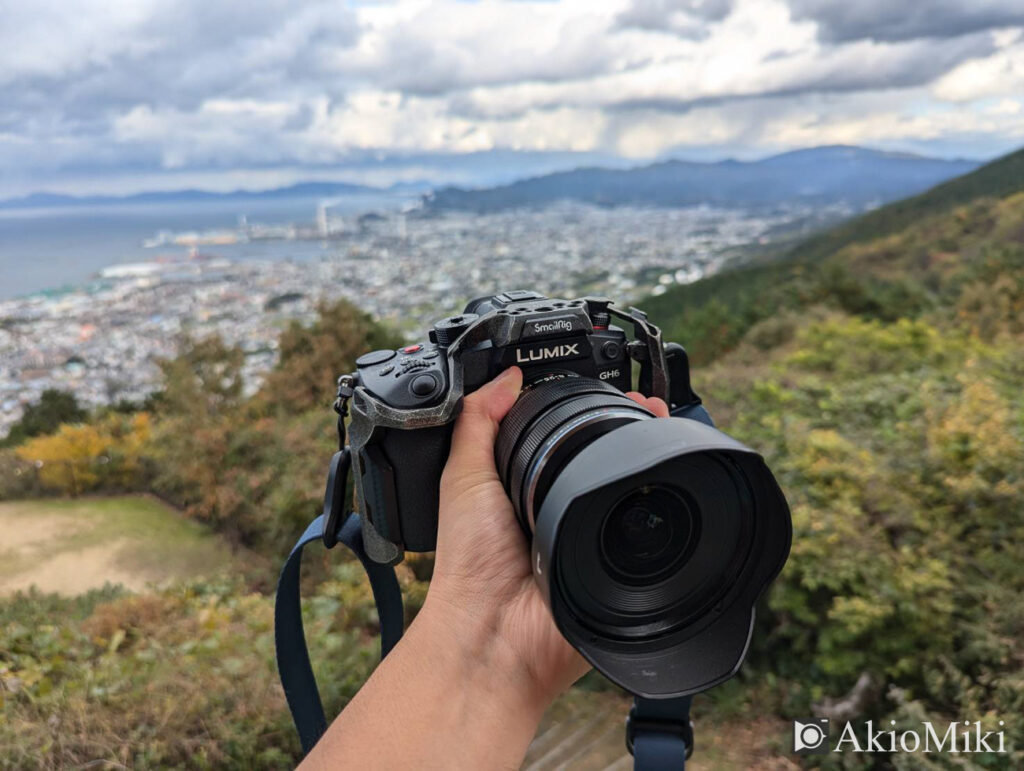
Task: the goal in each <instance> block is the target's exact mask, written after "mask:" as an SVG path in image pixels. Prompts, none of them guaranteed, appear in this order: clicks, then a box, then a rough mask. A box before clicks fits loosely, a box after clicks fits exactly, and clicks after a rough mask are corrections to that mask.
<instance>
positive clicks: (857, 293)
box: [644, 150, 1024, 362]
mask: <svg viewBox="0 0 1024 771" xmlns="http://www.w3.org/2000/svg"><path fill="white" fill-rule="evenodd" d="M1022 234H1024V150H1021V151H1017V152H1014V153H1011V154H1010V155H1007V156H1004V157H1002V158H999V159H997V160H995V161H993V162H992V163H989V164H987V165H985V166H984V167H982V168H980V169H978V170H976V171H974V172H971V173H969V174H967V175H965V176H963V177H959V178H958V179H955V180H951V181H949V182H946V183H944V184H942V185H939V186H938V187H935V188H932V189H931V190H929V191H927V192H926V193H923V194H921V195H919V196H916V197H914V198H910V199H907V200H904V201H899V202H897V203H893V204H889V205H888V206H884V207H882V208H880V209H877V210H875V211H873V212H870V213H868V214H865V215H863V216H861V217H858V218H856V219H853V220H851V221H849V222H847V223H845V224H843V225H840V226H839V227H837V228H834V229H832V230H829V231H827V232H825V233H824V234H822V235H820V236H817V237H815V238H812V239H811V240H809V241H806V242H804V243H802V244H800V245H798V246H796V247H795V248H794V249H793V250H792V251H790V252H789V253H788V254H786V255H784V256H783V257H781V258H779V259H775V260H771V261H768V260H765V261H761V262H759V263H753V264H751V265H748V266H746V267H744V268H741V269H738V270H734V271H730V272H726V273H722V274H718V275H716V276H711V277H710V278H708V279H705V280H702V281H699V282H696V283H694V284H690V285H688V286H680V287H675V288H673V289H671V290H669V291H668V292H666V293H665V294H663V295H661V296H660V297H652V298H648V299H647V300H645V301H644V308H645V310H647V311H649V312H650V313H651V316H652V318H653V319H655V320H657V322H658V323H659V324H661V325H662V327H663V329H664V330H665V332H666V339H677V340H680V341H681V342H684V343H685V344H686V345H687V347H688V349H690V351H691V355H692V356H694V357H695V358H696V360H697V361H698V362H699V361H707V360H709V359H711V358H714V357H716V356H718V355H720V354H721V353H723V352H725V351H727V350H729V349H731V348H732V347H733V346H735V345H736V344H737V343H738V342H739V340H740V339H741V338H742V337H743V335H744V334H745V333H746V332H747V330H748V329H750V328H751V327H752V326H753V325H754V324H756V323H758V322H760V321H762V320H764V319H768V318H771V317H776V316H779V315H785V314H799V313H802V312H804V311H805V309H807V308H808V307H811V306H814V305H825V306H829V307H833V308H838V309H841V310H844V311H846V312H849V313H855V314H858V315H862V316H865V317H867V318H876V319H881V320H893V319H895V318H900V317H904V316H918V315H920V314H922V313H925V312H934V313H944V314H946V315H947V316H949V315H953V314H956V313H958V312H960V310H958V309H959V306H958V303H959V302H960V301H961V299H962V297H963V295H964V294H965V293H966V292H967V291H968V288H969V287H970V286H973V285H974V283H975V282H977V281H980V280H984V281H989V280H994V278H993V277H994V276H1006V277H1007V280H1010V278H1011V277H1012V276H1013V275H1014V270H1016V267H1015V266H1016V265H1017V261H1019V259H1020V258H1019V248H1020V245H1021V241H1022V239H1024V235H1022ZM986 271H987V273H986ZM1020 271H1021V274H1022V275H1024V265H1022V266H1020ZM983 275H984V276H987V278H984V279H982V276H983ZM976 288H977V287H976ZM972 291H974V290H972ZM978 291H981V290H980V289H978ZM990 310H993V309H990ZM993 312H994V310H993ZM1009 321H1010V319H1007V323H1009Z"/></svg>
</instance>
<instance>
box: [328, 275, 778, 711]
mask: <svg viewBox="0 0 1024 771" xmlns="http://www.w3.org/2000/svg"><path fill="white" fill-rule="evenodd" d="M614 321H620V322H625V324H626V325H627V326H629V327H631V330H630V331H631V332H632V336H628V335H627V334H626V331H625V330H624V329H623V328H622V327H620V326H616V325H615V324H614V323H613V322H614ZM634 362H636V363H638V364H639V372H638V378H637V380H638V382H637V385H636V390H639V391H640V392H641V393H643V394H645V395H647V396H659V397H661V398H663V399H664V400H665V401H666V403H668V405H669V407H670V410H671V412H672V415H673V416H674V417H673V418H670V419H655V416H654V415H653V414H652V413H651V412H649V411H648V410H647V409H645V408H644V407H642V406H640V405H639V404H637V403H636V402H634V401H632V400H631V399H629V398H628V397H626V396H625V395H624V392H626V391H630V390H633V365H634ZM356 365H357V371H356V372H355V373H354V374H353V375H352V376H350V378H349V379H347V383H348V384H349V387H350V389H351V396H352V398H351V416H352V417H351V422H350V426H349V431H350V434H349V436H350V444H351V452H352V461H353V464H354V466H353V468H354V475H353V476H354V479H355V489H356V496H357V500H358V504H359V511H360V512H361V514H362V528H363V533H362V537H363V544H364V546H365V549H366V552H367V554H368V555H369V557H370V559H372V560H373V561H376V562H378V563H384V564H394V563H396V562H399V561H401V559H402V555H403V552H404V551H406V550H408V551H415V552H424V551H432V550H433V549H434V547H435V542H436V537H437V509H438V487H439V482H440V478H441V471H442V468H443V467H444V464H445V462H446V460H447V458H448V450H449V444H450V441H451V435H452V424H453V421H454V420H455V418H456V416H457V415H458V413H459V408H460V405H461V401H462V397H463V396H465V395H466V394H468V393H471V392H472V391H474V390H475V389H477V388H479V387H480V386H482V385H483V384H484V383H486V382H488V381H489V380H491V379H492V378H494V377H495V376H496V375H498V374H499V373H500V372H502V371H503V370H504V369H506V368H507V367H510V366H512V365H516V366H519V367H521V368H522V371H523V375H524V387H523V392H522V394H521V396H520V398H519V400H518V401H517V402H516V404H515V405H514V406H513V407H512V409H511V411H510V412H509V413H508V415H507V416H506V417H505V419H504V420H503V421H502V423H501V427H500V431H499V434H498V439H497V442H496V445H495V448H494V456H495V461H496V463H497V467H498V473H499V475H500V477H501V480H502V482H503V484H504V486H505V490H506V491H507V493H508V495H509V498H511V500H512V503H513V505H514V508H515V512H516V515H517V517H518V519H519V524H520V526H521V527H522V529H523V531H524V532H525V533H526V535H527V538H528V540H529V542H530V544H531V550H532V553H531V560H532V565H533V572H534V575H535V577H536V580H537V582H538V584H539V585H540V588H541V590H542V592H543V594H544V597H545V599H546V600H547V602H548V605H549V606H550V608H551V613H552V615H553V616H554V619H555V622H556V623H557V625H558V628H559V629H560V630H561V632H562V634H563V635H564V636H565V637H566V639H568V640H569V642H570V643H572V644H573V645H574V646H575V647H576V648H577V649H578V650H579V651H580V652H581V653H582V654H583V655H584V656H585V657H586V658H587V659H588V660H589V661H590V662H591V663H592V664H593V665H594V666H595V667H596V668H597V669H598V670H599V671H601V672H602V673H603V674H605V675H606V676H607V677H608V678H609V679H611V680H612V681H614V682H615V683H618V684H619V685H621V686H622V687H624V688H626V689H627V690H629V691H631V692H632V693H634V694H637V695H639V696H642V697H648V698H667V697H673V696H684V695H687V694H691V693H696V692H699V691H703V690H705V689H707V688H709V687H711V686H713V685H715V684H717V683H719V682H721V681H723V680H725V679H727V678H729V677H730V676H731V675H733V674H734V673H735V672H736V670H737V668H738V667H739V665H740V663H741V662H742V660H743V656H744V654H745V652H746V649H747V644H748V643H749V640H750V635H751V631H752V626H753V618H754V604H755V602H756V601H757V599H758V597H759V596H760V595H761V594H762V592H763V591H764V590H765V588H766V587H767V586H768V584H769V583H770V582H771V581H772V579H773V578H774V577H775V576H776V575H777V574H778V573H779V571H780V570H781V569H782V566H783V564H784V563H785V561H786V557H787V555H788V553H789V545H790V539H791V522H790V515H789V509H788V507H787V505H786V500H785V498H784V497H783V495H782V492H781V491H780V489H779V486H778V485H777V484H776V482H775V479H774V478H773V476H772V474H771V472H770V471H769V470H768V468H767V466H766V465H765V463H764V460H763V459H762V458H761V456H760V455H758V454H757V453H755V452H754V451H753V450H751V449H750V448H748V447H746V446H744V445H743V444H741V443H740V442H738V441H736V440H735V439H732V438H730V437H729V436H727V435H725V434H723V433H722V432H720V431H718V430H717V429H715V428H714V427H713V425H712V423H711V419H710V418H709V417H708V415H707V412H705V410H704V408H703V407H702V406H701V401H700V399H699V398H698V397H697V395H696V394H695V393H694V392H693V390H692V389H691V387H690V373H689V362H688V360H687V356H686V352H685V351H684V349H683V347H682V346H680V345H678V344H676V343H667V344H665V343H663V342H662V340H661V332H660V331H659V329H658V328H657V327H655V326H654V325H653V324H651V323H650V322H649V321H648V320H647V317H646V315H645V314H643V313H642V312H640V311H638V310H636V309H630V310H629V311H628V312H626V311H622V310H619V309H617V308H616V307H615V306H614V305H613V304H612V303H611V302H610V301H609V300H607V299H604V298H595V297H587V298H583V299H578V300H555V299H549V298H546V297H543V296H541V295H539V294H537V293H536V292H532V291H523V290H518V291H508V292H504V293H502V294H498V295H495V296H493V297H482V298H479V299H477V300H474V301H472V302H471V303H469V305H468V306H467V307H466V310H465V311H464V312H463V313H461V314H459V315H457V316H452V317H449V318H446V319H443V320H442V321H439V322H438V323H436V324H435V325H434V328H433V330H432V331H431V332H430V336H429V340H427V341H423V342H421V343H416V344H413V345H407V346H405V347H404V348H401V349H399V350H397V351H396V350H381V351H372V352H370V353H367V354H365V355H363V356H361V357H360V358H359V359H358V360H357V362H356ZM342 380H346V378H342ZM480 516H487V512H480Z"/></svg>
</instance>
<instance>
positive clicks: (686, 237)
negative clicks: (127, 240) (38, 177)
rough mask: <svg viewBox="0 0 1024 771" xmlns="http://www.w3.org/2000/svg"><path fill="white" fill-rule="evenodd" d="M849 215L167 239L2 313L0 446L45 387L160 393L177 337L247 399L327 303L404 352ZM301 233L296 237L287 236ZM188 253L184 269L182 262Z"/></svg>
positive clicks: (580, 219)
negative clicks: (233, 378) (315, 242)
mask: <svg viewBox="0 0 1024 771" xmlns="http://www.w3.org/2000/svg"><path fill="white" fill-rule="evenodd" d="M845 213H847V212H845V211H843V210H842V209H841V208H840V207H834V208H833V209H829V210H822V209H810V208H807V207H795V206H789V207H784V208H780V209H778V210H777V211H774V212H772V213H768V214H765V213H752V212H748V211H743V210H730V209H715V208H708V207H696V208H689V209H635V208H615V209H601V208H596V207H590V206H584V205H578V204H563V205H559V206H554V207H550V208H546V209H543V210H537V211H524V210H517V211H511V212H507V213H500V214H488V215H474V214H463V213H448V214H443V215H437V216H426V215H423V214H422V213H419V212H416V211H411V212H408V211H407V212H385V213H369V214H362V215H359V216H347V217H344V218H341V217H328V216H327V213H326V212H325V210H324V208H323V207H321V208H320V209H319V210H318V211H317V214H316V220H315V223H314V224H312V225H302V226H292V227H283V228H277V229H276V230H271V229H269V228H267V227H264V226H260V225H256V224H253V225H250V224H248V223H246V222H245V221H244V220H242V221H241V222H240V225H239V231H238V232H237V233H236V232H233V231H232V232H230V233H228V234H226V235H225V234H224V233H217V234H212V235H204V234H201V233H200V234H186V235H185V236H181V237H176V236H174V234H169V233H161V234H158V236H157V237H156V238H154V240H153V244H154V246H166V245H168V244H173V245H175V246H178V247H181V248H182V250H183V256H182V257H181V258H175V259H172V260H167V259H162V260H155V261H152V262H143V263H136V264H119V265H114V266H111V267H109V268H107V269H105V270H103V271H102V272H101V274H100V275H99V276H98V277H97V279H96V280H95V281H93V282H91V283H89V284H87V285H85V286H82V287H79V288H77V289H73V290H70V291H64V292H59V293H42V294H35V295H30V296H26V297H21V298H17V299H12V300H6V301H2V302H0V436H2V435H4V434H6V432H7V430H8V429H9V427H10V425H11V424H12V423H13V422H14V421H16V420H17V419H18V417H19V416H20V415H21V412H22V410H23V408H24V405H26V404H29V403H32V402H33V401H35V400H37V399H38V398H39V395H40V394H41V393H42V392H43V391H44V390H45V389H48V388H59V389H64V390H68V391H71V392H72V393H74V394H75V395H76V397H77V398H78V399H79V401H80V402H81V403H83V404H84V405H87V406H99V405H103V404H110V403H114V402H117V401H120V400H128V401H132V402H139V401H141V400H143V399H144V398H145V397H146V395H147V394H149V393H151V392H152V391H153V390H154V389H156V388H158V387H159V377H160V370H159V367H158V364H157V362H158V361H159V360H160V359H161V358H166V357H172V356H174V354H175V352H176V350H177V348H178V346H179V344H180V342H181V341H182V339H183V338H184V337H185V336H193V337H204V336H207V335H213V334H215V335H219V336H220V337H222V338H223V339H224V341H225V342H226V343H228V344H231V345H237V346H239V347H241V348H242V349H243V350H244V351H245V354H246V364H245V371H246V375H247V383H248V387H249V389H250V390H251V391H252V390H255V389H256V388H258V386H259V383H260V377H261V375H262V373H264V372H266V371H267V370H268V369H269V368H270V367H272V366H273V364H274V361H275V355H276V353H275V347H276V341H277V336H278V334H279V332H280V329H281V328H282V326H283V325H284V324H285V323H287V322H288V321H289V320H291V319H298V320H300V321H303V322H305V321H309V320H311V319H312V318H313V316H314V315H315V313H316V305H317V303H318V301H320V300H321V299H333V298H338V297H343V298H347V299H349V300H351V301H353V302H354V303H355V304H356V305H358V306H359V307H360V308H362V309H364V310H365V311H367V312H368V313H370V314H372V315H373V316H374V317H376V318H378V319H381V320H383V321H386V322H387V323H389V324H391V325H392V326H394V327H395V328H397V329H399V330H400V331H401V332H402V333H403V334H405V335H406V336H407V337H409V338H415V337H417V336H419V335H420V334H422V330H424V329H426V328H428V326H429V323H430V322H431V321H433V320H435V319H436V318H437V317H439V316H441V315H445V314H446V313H448V312H449V311H451V310H454V309H459V308H461V306H462V305H463V304H464V303H465V302H466V301H467V300H468V299H470V298H472V297H474V296H478V295H481V294H488V293H493V292H497V291H500V290H502V289H506V288H509V287H532V288H536V289H538V290H540V291H543V292H545V293H548V294H550V295H553V296H569V295H579V294H587V293H591V294H595V293H596V294H605V295H608V296H610V297H612V298H615V299H617V300H618V301H620V302H623V301H629V300H634V299H636V298H638V297H642V296H644V295H647V294H652V293H653V294H658V293H660V292H662V291H664V289H665V288H666V287H667V286H668V285H670V284H673V283H688V282H691V281H694V280H696V279H698V278H700V277H701V276H704V275H708V274H710V273H713V272H715V271H717V270H719V269H720V268H721V267H722V265H723V264H725V263H726V262H728V261H730V260H733V259H736V258H737V257H739V256H740V255H742V254H744V253H745V252H746V251H747V250H749V248H750V247H751V245H754V246H756V245H759V244H764V243H766V242H768V241H770V240H772V239H774V238H778V237H780V235H783V234H793V233H794V232H796V231H800V230H801V229H806V228H808V227H810V226H812V225H814V224H817V223H819V222H821V221H822V220H826V219H830V218H831V219H835V218H838V217H839V216H841V215H843V214H845ZM296 234H297V235H296ZM247 237H253V238H254V240H255V238H259V239H263V240H266V239H268V238H280V239H282V240H286V239H289V238H296V237H298V238H322V239H325V243H326V246H327V247H328V248H327V249H326V250H325V251H324V254H325V255H328V256H326V257H323V258H320V259H308V260H280V261H268V260H244V259H236V260H228V259H225V258H222V257H217V256H211V255H206V254H204V253H201V252H200V251H199V250H200V249H202V250H204V251H205V250H209V251H210V252H212V253H213V255H215V254H216V249H217V244H218V242H220V241H223V240H231V241H232V242H234V241H237V240H239V239H243V240H244V239H245V238H247ZM185 247H190V248H191V252H190V256H186V255H185V254H184V251H185Z"/></svg>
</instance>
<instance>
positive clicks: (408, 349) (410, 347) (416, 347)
mask: <svg viewBox="0 0 1024 771" xmlns="http://www.w3.org/2000/svg"><path fill="white" fill-rule="evenodd" d="M422 347H423V346H422V345H420V344H419V343H417V344H416V345H407V346H405V348H403V349H402V353H416V351H418V350H419V349H420V348H422Z"/></svg>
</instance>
